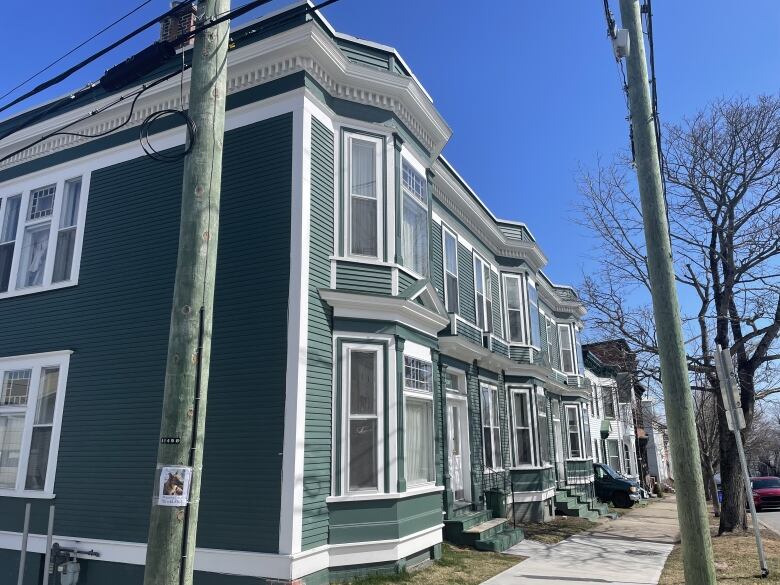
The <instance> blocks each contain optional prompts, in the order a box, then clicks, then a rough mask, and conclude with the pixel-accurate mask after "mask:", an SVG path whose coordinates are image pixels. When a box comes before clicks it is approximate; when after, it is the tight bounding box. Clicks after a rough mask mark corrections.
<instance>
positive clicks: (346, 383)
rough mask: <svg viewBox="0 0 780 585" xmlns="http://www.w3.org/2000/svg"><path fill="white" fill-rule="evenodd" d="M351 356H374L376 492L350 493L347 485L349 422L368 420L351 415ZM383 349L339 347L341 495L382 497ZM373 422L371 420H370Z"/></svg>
mask: <svg viewBox="0 0 780 585" xmlns="http://www.w3.org/2000/svg"><path fill="white" fill-rule="evenodd" d="M352 352H365V353H369V352H373V353H376V355H377V357H376V362H375V363H376V415H375V418H376V420H377V454H376V462H377V487H376V489H359V490H351V489H350V485H349V463H350V450H349V433H350V429H349V422H350V420H353V419H355V420H361V419H366V418H368V417H367V416H365V415H352V414H351V413H350V410H351V408H350V399H351V388H350V382H351V376H350V373H351V372H350V370H351V367H352V360H351V353H352ZM384 357H385V346H384V345H381V344H379V343H354V342H349V343H344V344H343V345H342V346H341V361H342V372H341V376H342V377H341V380H342V392H341V492H342V494H344V495H364V494H381V493H385V479H384V477H385V468H384V467H385V465H384V460H385V440H384V437H385V428H384V396H385V387H384V385H385V366H384ZM371 418H374V417H371Z"/></svg>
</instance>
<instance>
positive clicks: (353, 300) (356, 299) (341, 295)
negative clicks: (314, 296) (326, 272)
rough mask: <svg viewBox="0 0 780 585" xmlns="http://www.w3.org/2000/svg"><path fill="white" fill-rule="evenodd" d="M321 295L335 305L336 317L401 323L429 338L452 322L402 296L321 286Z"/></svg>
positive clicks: (334, 314)
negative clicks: (361, 292) (383, 295)
mask: <svg viewBox="0 0 780 585" xmlns="http://www.w3.org/2000/svg"><path fill="white" fill-rule="evenodd" d="M320 297H321V298H322V300H324V301H325V302H326V303H328V304H329V305H330V306H331V307H333V316H334V317H344V318H350V319H369V320H372V321H376V320H379V321H390V322H397V323H401V324H402V325H406V326H408V327H411V328H412V329H416V330H418V331H420V332H421V333H424V334H425V335H428V336H430V337H436V335H437V334H438V332H439V331H441V330H442V329H444V328H445V327H446V326H447V325H448V324H449V322H450V321H449V319H446V318H444V317H442V316H441V315H438V314H436V313H435V312H433V311H431V310H430V309H427V308H425V307H423V306H422V305H420V304H418V303H415V302H414V301H409V300H406V299H403V298H399V297H378V296H375V295H364V294H360V293H352V292H344V291H340V290H332V289H320Z"/></svg>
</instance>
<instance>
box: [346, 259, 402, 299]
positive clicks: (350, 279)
mask: <svg viewBox="0 0 780 585" xmlns="http://www.w3.org/2000/svg"><path fill="white" fill-rule="evenodd" d="M336 288H338V289H341V290H348V291H354V292H364V293H373V294H383V295H389V294H391V292H392V274H391V272H390V267H389V266H376V265H373V264H360V263H357V262H346V261H339V262H338V264H337V267H336Z"/></svg>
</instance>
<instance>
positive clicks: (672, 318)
mask: <svg viewBox="0 0 780 585" xmlns="http://www.w3.org/2000/svg"><path fill="white" fill-rule="evenodd" d="M620 16H621V20H622V23H623V28H625V29H627V30H628V37H629V43H630V46H629V48H628V57H627V74H628V94H629V106H630V110H631V126H632V128H633V133H634V143H635V160H636V172H637V179H638V182H639V194H640V198H641V203H642V218H643V221H644V232H645V242H646V245H647V267H648V272H649V277H650V285H651V292H652V297H653V313H654V315H655V326H656V338H657V341H658V353H659V355H660V358H661V376H662V381H663V391H664V405H665V407H666V417H667V424H668V429H669V443H670V447H671V452H672V463H673V465H674V477H675V489H676V491H677V516H678V518H679V521H680V535H681V539H682V552H683V562H684V565H685V582H686V583H688V584H689V585H699V584H702V585H704V584H706V585H710V584H711V585H715V568H714V565H713V557H712V540H711V538H710V526H709V521H708V518H707V508H706V505H705V499H704V484H703V483H702V475H701V463H700V461H701V460H700V458H699V444H698V441H697V437H696V427H695V421H694V414H693V397H692V395H691V388H690V383H689V380H688V367H687V364H686V358H685V346H684V343H683V337H682V326H681V322H680V305H679V301H678V299H677V289H676V283H675V277H674V265H673V263H672V250H671V244H670V240H669V224H668V222H667V218H666V203H665V201H664V197H663V186H662V182H661V181H662V178H661V172H660V165H659V153H658V149H657V142H656V134H655V120H654V116H653V109H652V106H651V101H650V91H649V88H648V79H647V63H646V61H645V45H644V35H643V32H642V20H641V12H640V6H639V1H638V0H620Z"/></svg>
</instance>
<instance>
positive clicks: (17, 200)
mask: <svg viewBox="0 0 780 585" xmlns="http://www.w3.org/2000/svg"><path fill="white" fill-rule="evenodd" d="M21 204H22V196H21V195H15V196H14V197H9V198H8V199H6V200H5V213H4V214H3V227H2V229H0V242H13V241H14V240H15V239H16V226H17V224H18V223H19V206H20V205H21Z"/></svg>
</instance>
